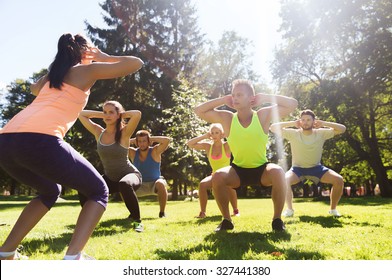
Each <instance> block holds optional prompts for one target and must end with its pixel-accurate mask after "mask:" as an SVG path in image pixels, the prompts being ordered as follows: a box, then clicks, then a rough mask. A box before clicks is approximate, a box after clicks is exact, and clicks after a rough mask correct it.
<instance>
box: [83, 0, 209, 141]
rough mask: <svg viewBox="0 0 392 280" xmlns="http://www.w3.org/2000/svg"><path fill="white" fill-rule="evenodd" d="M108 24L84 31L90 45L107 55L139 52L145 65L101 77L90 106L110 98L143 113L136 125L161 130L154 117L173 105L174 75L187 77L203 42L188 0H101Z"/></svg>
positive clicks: (137, 54)
mask: <svg viewBox="0 0 392 280" xmlns="http://www.w3.org/2000/svg"><path fill="white" fill-rule="evenodd" d="M101 7H102V9H103V10H104V11H105V12H106V14H107V15H106V16H104V20H105V22H106V23H107V25H108V26H109V28H107V29H100V28H94V27H93V26H91V25H89V24H87V30H88V32H89V35H90V36H91V39H92V41H93V43H94V44H95V45H97V46H98V47H99V48H101V49H102V50H104V51H106V52H108V53H111V54H116V53H117V54H130V55H134V56H137V57H140V58H141V59H142V60H143V61H144V62H145V65H144V66H143V68H142V69H141V70H139V71H138V72H137V73H136V75H133V76H131V77H126V78H123V79H118V80H116V81H110V82H108V81H105V82H102V83H100V84H99V85H97V86H96V87H95V89H94V96H95V97H94V98H92V99H91V100H90V101H91V103H90V104H89V106H93V107H97V106H98V104H99V103H102V102H103V101H104V100H106V99H115V100H118V101H119V102H121V103H122V104H123V105H124V106H125V107H126V108H138V109H139V110H141V111H142V112H143V117H142V120H141V124H142V125H145V124H147V126H149V127H150V129H151V130H153V131H154V133H155V130H164V125H162V124H158V123H157V122H156V119H157V118H159V117H161V116H162V110H163V109H166V108H170V107H171V106H172V86H175V84H176V83H177V78H178V74H179V73H181V74H182V75H183V76H184V77H185V78H187V77H190V76H191V73H192V71H193V68H194V67H195V65H196V62H197V59H198V55H199V52H200V50H201V49H202V47H201V46H202V45H203V43H204V42H203V37H202V36H201V35H200V34H199V30H198V26H197V18H196V15H195V12H196V11H195V8H194V7H193V5H192V3H191V1H190V0H185V1H183V0H170V1H139V0H114V1H112V0H110V1H105V2H104V3H103V4H101Z"/></svg>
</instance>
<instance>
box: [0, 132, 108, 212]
mask: <svg viewBox="0 0 392 280" xmlns="http://www.w3.org/2000/svg"><path fill="white" fill-rule="evenodd" d="M0 167H1V168H3V169H4V171H5V172H7V173H8V174H9V175H10V176H12V177H13V178H15V179H16V180H18V181H19V182H21V183H22V184H25V185H27V186H30V187H32V188H34V189H35V190H37V193H38V198H39V199H41V201H42V203H44V205H45V206H46V207H47V208H48V209H50V208H51V207H52V206H53V205H54V203H55V202H56V200H57V198H58V197H59V195H60V194H61V185H64V186H67V187H70V188H73V189H76V190H78V191H79V192H81V193H83V194H84V195H85V196H86V197H87V198H88V199H90V200H94V201H96V202H98V203H99V204H101V205H102V206H103V207H105V208H106V205H107V202H108V195H109V191H108V187H107V184H106V183H105V181H104V179H103V178H102V176H101V175H100V174H99V173H98V171H97V170H96V169H95V168H94V166H93V165H92V164H91V163H90V162H89V161H88V160H86V159H85V158H84V157H83V156H82V155H81V154H79V153H78V152H77V151H76V150H75V149H74V148H72V147H71V145H69V144H68V143H67V142H65V141H63V140H62V139H60V138H58V137H55V136H51V135H46V134H40V133H3V134H0Z"/></svg>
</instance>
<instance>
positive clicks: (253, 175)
mask: <svg viewBox="0 0 392 280" xmlns="http://www.w3.org/2000/svg"><path fill="white" fill-rule="evenodd" d="M267 164H268V162H266V163H264V164H263V165H261V166H259V167H255V168H243V167H239V166H237V165H235V164H234V163H233V162H232V163H231V164H230V165H231V167H233V168H234V170H235V172H236V173H237V175H238V177H240V186H241V187H246V186H261V176H262V175H263V172H264V170H265V167H266V166H267Z"/></svg>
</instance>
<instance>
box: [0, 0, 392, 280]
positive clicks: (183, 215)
mask: <svg viewBox="0 0 392 280" xmlns="http://www.w3.org/2000/svg"><path fill="white" fill-rule="evenodd" d="M31 2H32V1H11V0H10V1H8V0H6V1H1V2H0V13H2V15H3V14H7V15H5V16H4V17H3V16H1V17H0V20H1V21H4V20H5V19H9V20H10V22H8V24H7V22H1V23H2V24H0V30H1V31H2V34H7V36H5V38H3V40H4V41H2V44H0V50H1V52H2V53H3V55H4V58H3V60H2V64H1V67H0V68H1V72H0V73H1V74H0V81H1V82H3V84H5V86H3V87H2V89H1V90H0V95H1V107H0V110H1V115H0V127H1V126H3V125H4V124H5V123H7V121H8V120H9V119H10V118H12V116H14V115H15V114H16V113H17V112H18V111H20V110H21V109H23V108H24V107H25V106H27V105H28V104H30V103H31V101H32V100H33V98H34V97H33V96H32V95H31V94H30V90H29V85H30V83H32V82H34V81H36V80H37V79H38V78H39V77H40V76H41V75H43V74H44V73H46V68H47V66H48V65H49V63H50V62H51V61H52V59H53V57H54V55H55V49H56V43H57V39H58V37H59V36H60V34H61V32H59V30H58V29H60V28H59V27H58V24H60V23H59V22H60V21H61V22H62V23H61V24H62V25H61V26H63V25H64V22H65V23H68V24H69V28H65V29H64V30H63V29H62V28H63V27H62V28H61V31H63V32H67V31H72V32H74V30H75V29H77V30H78V32H79V31H81V32H83V33H86V34H87V35H88V37H89V38H90V39H91V41H92V42H93V43H94V44H95V45H96V46H98V47H99V48H101V49H102V50H103V51H105V52H107V53H109V54H119V55H125V54H126V55H135V56H137V57H140V58H141V59H143V61H144V62H145V65H144V67H143V68H142V69H141V70H140V71H138V72H137V73H136V74H135V75H131V76H128V77H125V78H120V79H116V80H107V81H99V82H97V83H96V85H95V86H94V87H93V88H92V90H91V96H90V100H89V103H88V105H87V109H95V110H100V109H101V106H102V103H103V102H104V101H105V100H107V99H115V100H118V101H120V102H121V103H122V104H123V105H124V107H125V108H126V109H138V110H140V111H142V113H143V116H142V120H141V123H140V125H139V127H138V129H142V128H146V129H149V130H151V132H152V133H153V134H155V135H168V136H171V137H172V138H173V142H172V144H171V146H170V148H169V150H168V151H166V152H165V153H164V154H163V161H162V173H163V175H164V176H165V177H166V179H167V180H168V181H169V183H170V190H169V191H170V192H171V193H172V197H171V201H169V203H168V217H167V219H163V220H162V219H158V218H157V210H158V207H157V203H156V200H155V199H154V198H152V199H151V200H150V199H146V200H141V202H140V204H141V209H142V213H143V223H144V224H145V227H146V230H145V232H144V233H143V234H142V235H138V234H137V233H135V232H133V231H132V230H130V229H131V227H130V225H129V223H128V222H127V221H126V219H124V217H126V216H127V213H126V208H125V207H124V205H123V204H122V203H121V202H120V201H111V203H109V208H108V211H106V213H105V215H104V217H103V219H102V221H101V222H100V224H99V227H97V230H96V231H95V232H94V234H93V237H92V238H91V240H90V241H89V244H88V246H87V248H86V250H87V252H88V253H90V254H92V255H94V256H95V257H96V258H97V259H104V260H105V259H106V260H146V259H148V260H169V259H184V260H188V259H192V260H207V259H208V260H222V259H225V260H229V259H237V260H249V259H253V260H286V259H291V260H303V259H308V260H315V259H317V260H342V259H345V260H347V259H350V260H391V259H392V256H391V252H392V251H391V248H392V245H391V240H390V233H391V231H392V227H391V220H390V214H391V205H392V204H391V203H392V202H391V199H390V197H391V196H392V183H391V179H392V172H391V164H390V163H391V153H390V150H391V148H390V146H391V136H392V135H391V115H392V102H391V101H392V100H391V98H392V97H391V90H392V88H391V75H392V71H391V66H392V64H391V63H392V17H391V14H392V3H391V2H390V1H387V0H381V1H375V0H374V1H370V0H330V1H322V0H319V1H317V0H301V1H299V0H286V1H268V2H267V1H250V0H246V1H245V0H243V1H237V0H229V1H223V0H214V1H189V0H181V1H180V0H177V1H175V0H167V1H163V0H162V1H131V0H117V1H100V2H98V1H95V0H88V1H74V0H72V1H67V2H65V1H48V0H38V1H34V3H36V4H35V5H36V7H35V8H34V9H33V8H31V5H32V4H31ZM86 2H87V7H86V6H84V5H85V3H86ZM11 3H12V4H11ZM82 3H84V4H82ZM99 3H100V5H99ZM201 3H203V4H201ZM206 3H209V4H206ZM267 3H269V4H267ZM271 3H274V5H272V4H271ZM276 3H279V4H278V5H276ZM13 5H16V7H18V8H17V9H15V10H8V9H9V8H11V7H15V6H13ZM70 7H71V8H73V12H71V13H70V14H71V15H72V13H74V17H70V16H69V14H68V16H67V17H66V16H65V14H67V13H69V11H70V10H71V11H72V9H70ZM228 8H229V9H228ZM37 9H38V10H39V11H40V12H39V11H38V10H37ZM41 10H42V11H43V13H42V11H41ZM16 12H17V13H18V15H19V16H23V17H24V18H25V19H26V20H25V21H21V20H19V19H20V17H15V16H14V14H15V13H16ZM271 16H272V17H271ZM80 17H83V18H84V19H86V21H85V22H83V20H82V21H78V20H76V19H77V18H80ZM97 17H98V18H99V17H101V19H100V21H98V20H97ZM42 20H43V22H44V24H43V25H42V29H41V28H39V27H38V28H35V29H33V30H30V29H29V22H30V23H31V26H34V24H35V22H42ZM97 22H99V23H97ZM21 23H22V24H21ZM74 24H77V27H74ZM81 24H82V25H83V28H82V30H80V25H81ZM66 26H67V25H66ZM13 27H15V28H13ZM219 27H221V28H222V29H223V31H222V30H221V29H220V28H219ZM226 27H227V29H226ZM240 27H241V28H240ZM243 28H245V29H243ZM49 29H50V30H49ZM10 30H11V31H12V32H14V33H12V34H10V33H9V32H10ZM53 30H54V31H55V32H54V35H53V34H52V33H51V32H53ZM3 31H4V33H3ZM41 31H42V32H41ZM221 31H222V32H221ZM275 31H276V32H275ZM7 32H8V33H7ZM212 33H214V35H212ZM20 34H23V36H21V35H20ZM277 34H279V35H277ZM51 36H53V37H51ZM49 38H50V39H51V40H50V41H49V42H47V41H46V40H47V39H49ZM250 38H252V39H250ZM270 52H271V54H270ZM41 53H45V54H46V55H47V56H46V58H45V60H44V59H42V58H40V60H38V61H37V60H36V59H37V58H39V57H40V54H41ZM7 63H8V64H7ZM29 69H30V70H29ZM266 69H267V70H266ZM25 71H31V72H27V73H26V72H25ZM13 73H15V74H13ZM10 75H11V76H10ZM237 78H247V79H249V80H251V81H252V82H254V84H255V87H256V89H257V91H258V92H266V93H269V94H283V95H287V96H291V97H294V98H296V99H297V100H298V101H299V108H298V110H301V109H305V108H311V109H313V110H314V111H315V112H316V114H317V115H318V117H319V118H320V119H323V120H327V121H334V122H339V123H342V124H344V125H346V127H347V131H346V132H345V133H344V134H342V135H340V136H338V137H335V138H333V139H331V140H329V141H327V142H326V144H325V150H324V154H323V159H322V160H323V163H324V164H325V165H326V166H328V167H331V168H333V169H334V170H336V171H337V172H339V173H340V174H342V175H343V176H344V179H345V186H346V188H347V189H348V187H350V188H353V189H351V190H352V191H351V193H350V195H348V192H347V189H345V197H343V198H342V200H341V202H340V204H339V210H340V211H341V212H342V213H343V217H342V218H339V219H336V218H333V217H329V216H327V210H328V196H327V195H328V187H329V186H320V187H321V189H319V188H317V191H316V188H315V187H317V186H311V185H309V186H307V184H305V187H304V188H297V189H295V191H296V196H297V198H296V200H295V207H296V216H295V217H294V218H287V219H285V222H286V225H287V228H288V231H287V232H285V233H281V234H273V233H271V232H270V218H271V215H272V201H271V199H269V198H268V197H269V189H268V188H265V189H259V188H253V187H252V186H249V187H248V188H246V189H245V190H246V192H244V190H241V193H240V201H239V203H240V209H241V213H242V215H241V217H236V218H234V222H235V224H236V228H235V230H234V232H228V233H226V232H225V233H222V234H220V233H219V234H215V233H213V229H214V228H215V227H216V225H217V224H218V222H219V221H220V220H221V216H220V213H219V210H218V209H217V206H216V204H215V203H214V202H213V201H210V202H209V206H208V211H209V217H208V218H207V219H203V220H199V219H194V215H196V214H197V213H198V203H197V200H196V199H195V198H193V197H189V196H188V195H187V194H188V192H189V190H192V189H195V188H197V185H198V183H199V181H200V180H201V179H202V178H204V177H205V176H206V175H208V174H209V173H210V172H211V170H210V168H209V167H208V164H207V160H206V158H205V155H204V154H202V153H199V152H197V151H193V150H190V149H188V148H187V146H186V145H185V143H186V141H187V140H188V139H190V138H192V137H194V136H197V135H200V134H201V133H204V132H205V131H206V130H207V127H208V124H207V123H205V122H203V121H201V120H200V119H198V118H197V117H196V116H195V114H194V112H193V108H194V107H195V106H196V105H197V104H199V103H200V102H203V101H206V100H209V99H211V98H215V97H219V96H223V95H226V94H229V93H230V84H231V82H232V81H233V80H234V79H237ZM1 82H0V83H1ZM4 82H5V83H4ZM297 113H298V112H295V113H294V114H293V115H292V116H290V117H289V118H288V119H293V118H295V116H296V114H297ZM65 140H66V141H67V142H69V143H70V144H71V145H72V146H73V147H75V148H76V149H77V150H78V151H80V152H81V153H82V154H83V155H84V156H85V157H86V158H87V159H88V160H89V161H91V162H92V163H93V164H94V166H96V168H97V169H98V170H100V171H102V166H101V164H100V161H99V158H98V155H97V153H96V143H95V140H94V138H93V137H92V136H90V134H89V133H87V131H86V130H85V129H84V128H83V127H82V125H81V124H80V123H79V122H78V121H77V122H76V123H75V125H74V126H73V128H72V129H71V130H70V131H69V132H68V134H67V135H66V138H65ZM268 157H269V160H270V161H272V162H276V163H278V164H280V165H281V166H282V167H284V168H285V169H287V168H288V167H289V166H290V163H291V158H290V150H289V146H288V144H287V143H286V142H282V141H281V139H276V138H275V137H274V135H272V134H271V135H270V144H269V146H268ZM376 185H378V187H379V193H375V186H376ZM306 186H307V187H306ZM361 186H362V188H361ZM313 187H314V189H313ZM0 188H1V189H0V190H1V192H2V194H7V196H5V195H0V209H1V217H0V218H1V221H0V225H1V227H0V239H1V240H4V239H5V238H6V235H7V234H8V232H9V230H10V227H11V226H12V224H13V223H14V221H15V220H16V218H17V216H18V215H19V213H20V211H21V209H22V208H23V207H24V206H25V205H26V203H27V202H28V200H29V199H30V198H31V196H33V195H34V193H33V192H32V190H31V189H30V188H29V187H26V186H23V185H20V184H19V183H18V182H16V181H15V180H13V179H12V178H10V177H9V176H8V175H7V174H5V173H4V172H3V171H2V170H0ZM354 190H355V191H354ZM323 193H324V195H323ZM8 194H10V195H9V196H8ZM316 194H317V195H316ZM374 194H379V196H375V195H374ZM308 195H309V196H315V197H313V198H306V196H308ZM318 195H319V196H318ZM245 196H246V198H245ZM299 196H304V197H303V198H302V197H301V198H299ZM254 198H259V199H254ZM264 198H266V199H264ZM192 201H193V202H194V203H192ZM79 210H80V208H79V203H78V200H77V196H75V192H74V191H72V190H71V189H69V188H64V189H63V194H62V197H61V198H60V199H59V203H58V204H56V206H55V207H54V208H53V209H52V211H50V212H49V213H48V215H47V216H45V222H43V223H40V224H39V225H38V226H37V227H36V228H35V229H34V231H32V232H31V234H29V236H27V238H26V239H25V240H24V242H23V244H22V245H23V246H24V248H23V249H22V253H24V254H26V255H29V257H30V259H33V260H41V259H43V260H58V259H61V258H62V256H63V254H64V250H65V248H66V246H67V244H68V242H69V239H70V237H71V234H72V231H73V227H74V221H75V219H76V217H77V214H78V212H79ZM64 213H67V214H66V215H64ZM309 265H310V266H311V265H313V264H309ZM368 265H369V264H368V263H367V264H366V265H365V266H366V267H368ZM282 267H283V268H284V267H285V266H282ZM321 268H322V267H321V266H320V269H321ZM361 268H363V267H361ZM372 268H374V267H372ZM372 268H370V269H372ZM323 273H326V272H325V270H323ZM340 273H341V272H340ZM325 275H326V274H325ZM347 275H349V272H348V273H347ZM364 275H366V273H365V274H364ZM358 279H359V278H358Z"/></svg>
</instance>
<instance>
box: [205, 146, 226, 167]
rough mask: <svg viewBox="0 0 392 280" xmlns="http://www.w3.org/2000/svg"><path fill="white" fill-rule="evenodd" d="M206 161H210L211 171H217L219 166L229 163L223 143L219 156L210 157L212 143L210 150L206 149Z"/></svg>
mask: <svg viewBox="0 0 392 280" xmlns="http://www.w3.org/2000/svg"><path fill="white" fill-rule="evenodd" d="M208 161H209V162H210V165H211V168H212V172H215V171H217V170H218V169H220V168H223V167H226V166H229V165H230V156H227V155H226V151H225V145H223V144H222V154H221V156H220V158H214V157H212V144H211V147H210V150H209V151H208Z"/></svg>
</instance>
